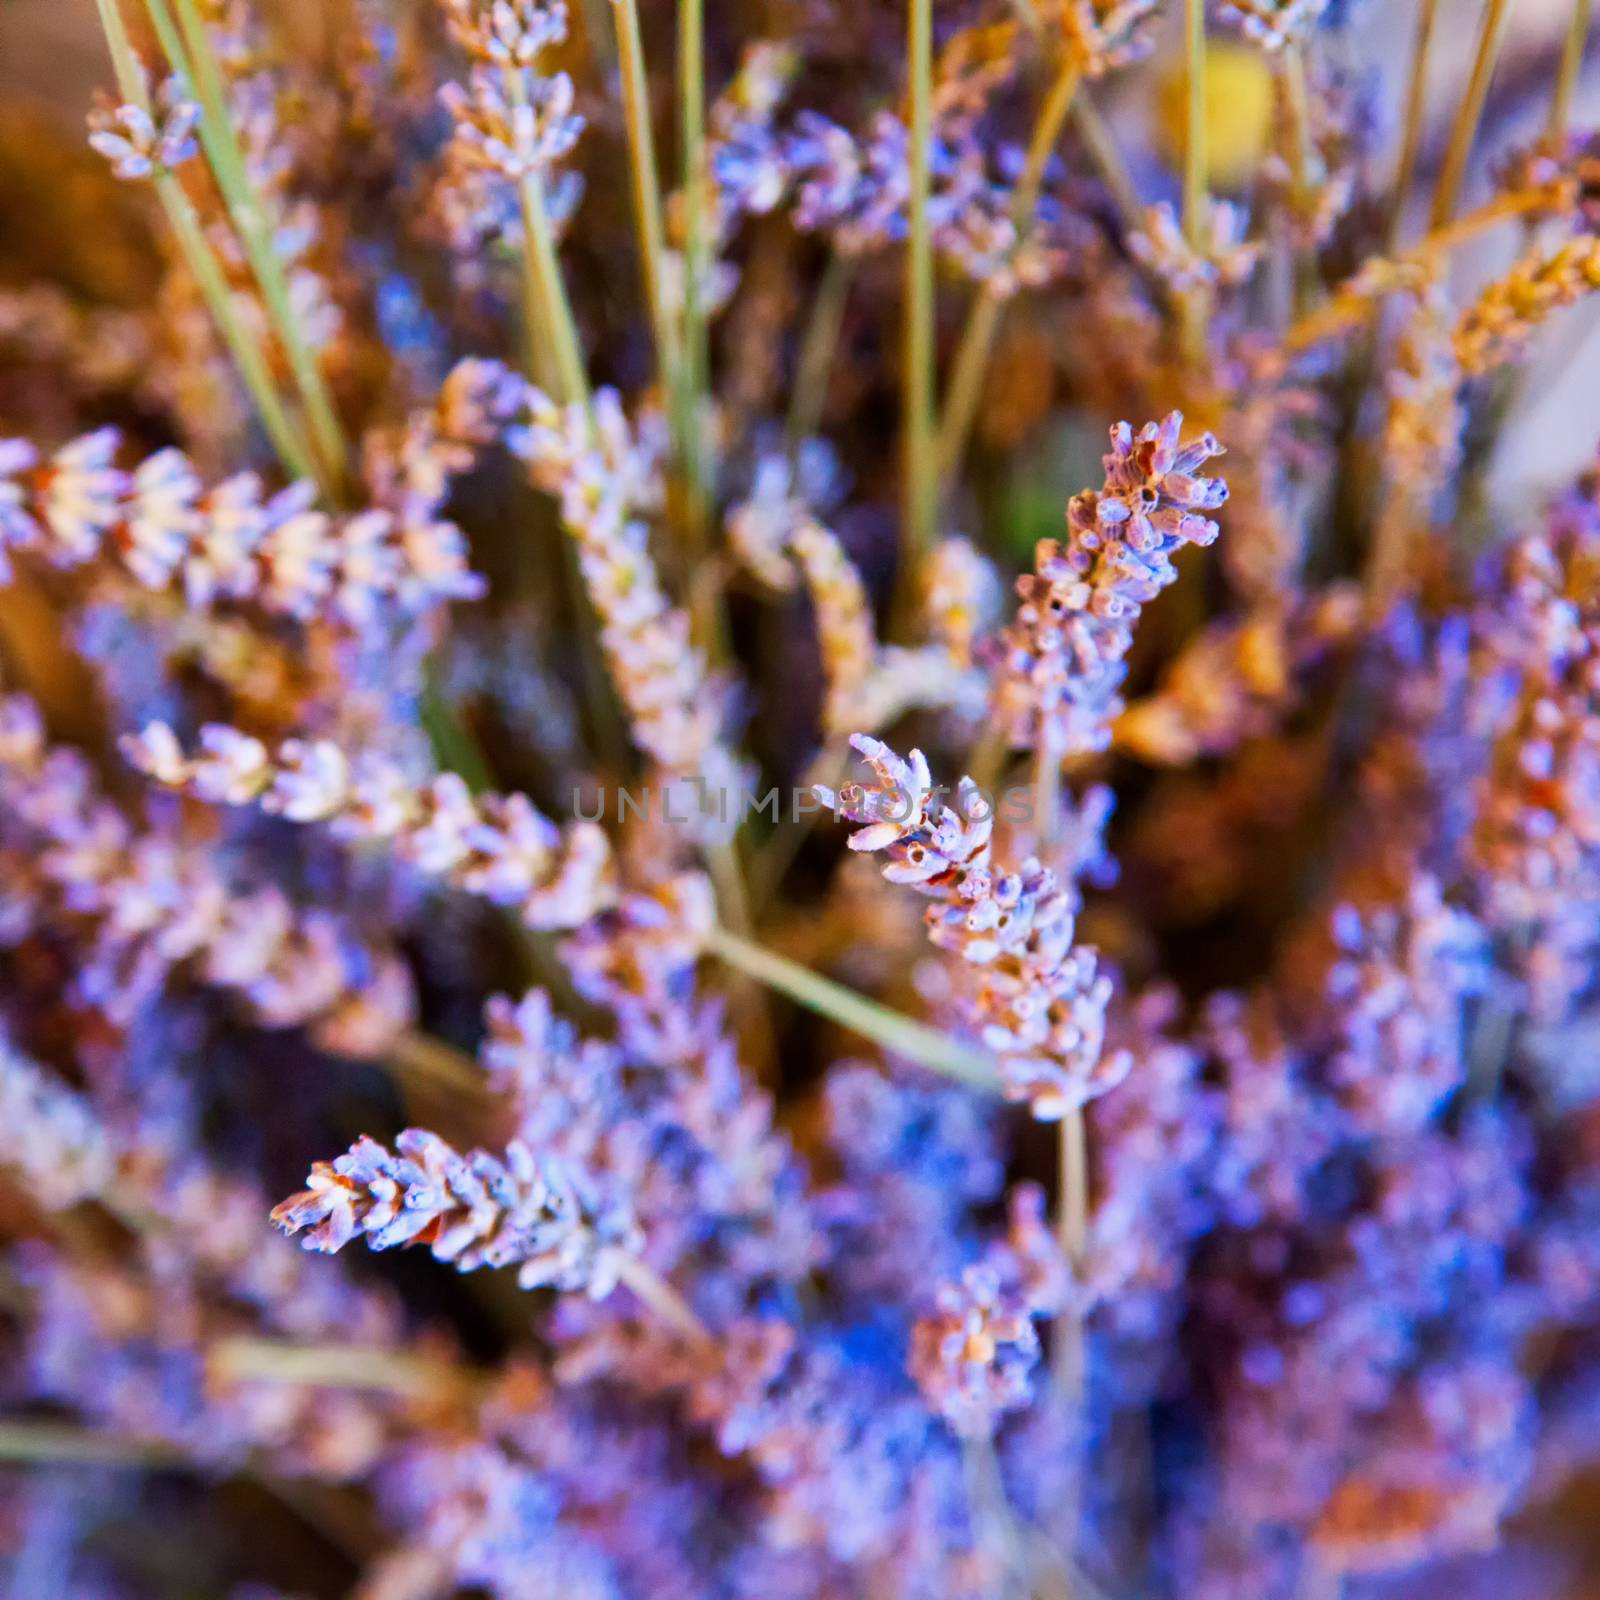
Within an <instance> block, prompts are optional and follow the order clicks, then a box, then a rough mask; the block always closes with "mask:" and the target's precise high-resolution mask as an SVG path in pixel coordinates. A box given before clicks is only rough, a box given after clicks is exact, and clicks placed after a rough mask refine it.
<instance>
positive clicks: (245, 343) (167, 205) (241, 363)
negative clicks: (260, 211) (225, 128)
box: [154, 172, 321, 482]
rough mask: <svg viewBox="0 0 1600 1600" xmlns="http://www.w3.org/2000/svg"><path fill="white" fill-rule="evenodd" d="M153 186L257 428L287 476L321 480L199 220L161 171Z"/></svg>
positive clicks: (175, 183) (179, 186)
mask: <svg viewBox="0 0 1600 1600" xmlns="http://www.w3.org/2000/svg"><path fill="white" fill-rule="evenodd" d="M154 181H155V187H156V194H157V196H158V197H159V198H160V201H161V205H162V209H163V210H164V211H165V212H166V214H167V220H168V222H169V223H170V224H171V225H172V232H173V235H174V236H175V237H176V239H177V241H178V249H179V250H180V252H181V253H182V255H183V259H184V264H185V265H186V266H187V267H188V269H189V271H190V273H191V274H192V275H193V277H194V279H195V282H196V283H198V284H199V285H200V293H201V294H202V295H203V296H204V298H205V302H206V308H207V309H208V310H209V311H210V313H211V317H212V320H213V321H214V322H215V323H216V325H217V331H218V332H219V333H220V334H221V335H222V341H223V343H224V344H226V345H227V347H228V353H229V355H231V356H232V357H233V361H234V365H235V366H237V367H238V369H239V375H240V377H241V378H242V379H243V380H244V385H245V388H246V389H247V390H249V392H250V398H251V400H252V401H254V403H255V408H256V411H257V413H258V415H259V416H260V418H261V424H262V426H263V427H264V428H265V429H266V430H267V437H268V438H269V439H270V440H271V441H272V448H273V449H274V450H275V451H276V452H277V454H278V458H279V460H281V461H282V462H283V465H284V468H285V470H286V471H287V472H289V473H290V474H291V475H292V476H294V477H296V478H309V479H311V480H312V481H313V482H317V481H321V478H320V474H319V473H318V471H317V465H316V462H315V460H314V458H313V457H312V454H311V451H310V449H309V447H308V446H307V444H306V442H305V440H304V439H303V438H302V437H301V435H300V430H299V427H298V425H297V424H296V423H295V421H294V419H293V418H292V417H291V416H290V414H289V410H288V408H287V407H286V406H285V405H284V403H283V399H282V397H281V396H280V395H279V393H278V390H277V385H276V384H275V383H274V382H273V378H272V368H271V366H270V365H269V364H268V361H267V357H266V352H265V351H264V350H263V349H262V348H261V343H260V341H259V340H258V339H257V337H256V335H255V333H254V331H253V330H252V329H250V328H249V327H247V326H246V325H245V323H244V320H243V319H242V318H241V317H240V315H239V310H238V307H237V305H236V304H235V303H234V298H233V290H232V289H231V288H230V287H229V284H228V279H227V274H226V273H225V272H224V271H223V269H222V263H221V262H220V261H218V260H217V257H216V252H215V251H214V250H213V249H212V248H211V243H210V241H209V240H208V239H207V238H206V235H205V229H204V228H203V227H201V225H200V218H199V217H198V216H197V215H196V214H195V209H194V206H193V205H192V204H191V202H190V200H189V197H188V195H186V194H185V193H184V191H183V185H182V184H180V183H179V182H178V180H177V179H176V178H175V177H173V176H172V174H171V173H167V172H158V173H156V175H155V180H154Z"/></svg>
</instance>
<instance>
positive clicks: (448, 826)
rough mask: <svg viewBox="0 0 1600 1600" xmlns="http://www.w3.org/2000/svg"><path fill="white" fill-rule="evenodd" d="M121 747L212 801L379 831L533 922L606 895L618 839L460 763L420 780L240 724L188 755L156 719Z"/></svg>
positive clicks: (379, 761) (376, 762)
mask: <svg viewBox="0 0 1600 1600" xmlns="http://www.w3.org/2000/svg"><path fill="white" fill-rule="evenodd" d="M123 753H124V754H125V755H126V756H127V758H128V759H129V760H130V761H131V762H133V764H134V765H135V766H137V767H138V768H139V769H140V770H141V771H142V772H144V773H146V774H147V775H148V776H149V777H151V778H153V779H155V780H156V781H157V782H159V783H161V784H164V785H165V786H166V787H167V788H170V789H180V790H183V791H185V792H187V793H190V794H193V795H195V796H197V797H198V798H200V799H202V800H206V801H209V802H211V803H212V804H214V805H228V806H241V805H250V804H253V803H255V802H257V801H259V802H260V803H261V804H262V805H263V806H264V807H265V808H266V809H267V810H269V811H272V812H275V813H277V814H278V815H281V816H284V817H287V818H288V819H289V820H290V821H291V822H308V823H309V822H327V823H331V824H332V825H333V828H334V830H335V832H337V833H339V834H341V835H342V836H343V837H345V838H348V839H352V840H372V841H380V842H383V843H386V844H388V845H390V846H391V847H392V848H393V849H394V850H395V852H396V853H397V854H398V855H399V856H401V857H402V858H403V859H404V860H407V861H409V862H411V863H412V864H413V865H414V866H416V868H417V869H418V870H419V871H421V872H423V873H426V874H428V875H429V876H430V877H438V878H442V879H444V880H445V881H446V882H448V883H449V884H451V885H452V886H453V887H455V888H458V889H462V890H465V891H466V893H468V894H476V895H482V896H483V897H484V898H485V899H487V900H492V901H493V902H494V903H495V904H496V905H503V906H508V907H510V908H512V909H513V910H514V911H515V912H516V913H517V915H518V916H519V917H520V918H521V919H522V920H523V921H524V922H525V923H527V925H528V926H529V927H530V928H571V927H576V926H577V925H578V924H579V923H581V922H584V921H586V920H587V919H588V918H590V917H592V916H593V915H594V914H595V913H596V912H597V911H599V910H600V909H602V908H603V907H604V906H606V905H607V904H609V902H610V900H611V898H612V895H613V889H612V858H611V847H610V844H609V843H608V841H607V839H606V836H605V834H604V833H603V832H602V831H601V830H600V829H599V828H598V827H596V826H595V825H594V824H592V823H585V822H576V823H573V824H571V825H570V826H569V827H568V828H567V829H566V830H565V831H563V830H562V829H561V828H558V827H557V826H556V824H555V823H553V822H551V821H550V819H549V818H548V817H546V816H545V815H544V814H543V813H542V812H541V811H539V810H538V809H537V808H536V807H535V806H534V804H533V802H532V801H530V800H529V799H528V797H527V796H526V795H523V794H510V795H497V794H489V795H474V794H473V793H472V792H471V790H469V789H468V787H467V785H466V784H465V782H463V780H462V779H461V778H460V777H458V776H457V775H456V774H455V773H449V772H446V773H440V774H439V775H438V776H436V777H435V778H433V779H432V781H431V782H430V783H428V784H427V786H426V787H419V786H418V785H417V784H416V783H415V781H414V780H413V777H412V775H411V774H410V773H408V772H407V771H406V770H405V769H404V768H402V767H400V766H398V765H397V764H395V763H393V762H391V761H389V760H387V759H385V758H383V757H381V756H373V757H371V758H370V759H366V760H361V759H357V760H355V761H352V760H350V758H348V757H347V756H346V755H345V754H344V753H343V751H341V750H340V749H339V747H338V746H337V745H335V744H332V743H331V742H329V741H326V740H314V741H306V740H300V739H290V740H287V741H286V742H285V743H284V744H283V745H282V746H280V748H279V749H278V751H277V752H276V754H275V755H274V754H273V753H272V752H269V751H268V749H267V747H266V746H265V745H264V744H262V743H261V741H260V740H259V739H255V738H252V737H251V736H250V735H249V734H247V733H242V732H240V730H239V729H237V728H230V727H227V726H226V725H224V724H221V723H209V724H207V725H206V726H205V727H203V728H202V729H201V730H200V742H199V748H198V751H197V753H196V754H194V755H193V756H185V755H184V753H183V748H182V746H181V745H180V744H179V742H178V737H177V735H176V734H175V733H174V732H173V731H172V729H171V728H169V727H168V726H167V725H166V724H165V723H160V722H155V723H151V725H150V726H149V727H147V728H145V729H144V730H143V731H142V732H141V733H138V734H130V735H129V736H128V737H127V738H126V739H125V740H124V742H123Z"/></svg>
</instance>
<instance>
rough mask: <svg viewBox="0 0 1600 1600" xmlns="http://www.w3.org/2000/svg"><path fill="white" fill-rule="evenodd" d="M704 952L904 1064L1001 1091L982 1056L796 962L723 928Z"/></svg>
mask: <svg viewBox="0 0 1600 1600" xmlns="http://www.w3.org/2000/svg"><path fill="white" fill-rule="evenodd" d="M706 948H707V949H708V951H709V952H710V953H711V954H712V955H714V956H716V957H717V958H718V959H719V960H720V961H723V962H726V963H727V965H728V966H730V967H733V968H734V969H736V970H737V971H739V972H744V973H747V974H749V976H750V977H752V978H755V979H756V980H757V981H758V982H760V983H764V984H766V985H767V987H768V988H770V989H775V990H776V991H777V992H778V993H779V994H782V995H787V996H788V997H789V999H791V1000H794V1001H796V1002H797V1003H798V1004H800V1005H803V1006H805V1007H807V1008H808V1009H810V1010H812V1011H815V1012H816V1013H817V1014H818V1015H819V1016H824V1017H827V1018H828V1019H829V1020H830V1021H833V1022H837V1023H838V1024H839V1025H840V1026H841V1027H843V1028H848V1029H850V1030H851V1032H853V1033H858V1034H860V1035H861V1037H862V1038H863V1039H870V1040H872V1041H873V1043H874V1044H878V1045H881V1046H882V1047H883V1048H884V1049H885V1050H887V1051H889V1052H891V1053H892V1054H894V1055H898V1056H904V1057H905V1058H906V1059H907V1060H908V1061H915V1062H917V1063H919V1064H920V1065H922V1066H924V1067H928V1068H930V1069H931V1070H932V1071H934V1072H940V1073H943V1074H944V1075H945V1076H946V1077H949V1078H956V1079H958V1080H959V1081H960V1082H962V1083H966V1084H969V1085H971V1086H972V1087H973V1088H978V1089H988V1090H990V1091H998V1089H999V1087H1000V1079H999V1074H998V1073H997V1072H996V1071H995V1068H994V1065H993V1063H992V1062H991V1061H990V1059H989V1058H988V1056H987V1055H986V1054H985V1053H984V1052H982V1051H980V1050H976V1049H974V1048H973V1047H972V1046H970V1045H963V1044H960V1043H958V1042H957V1041H956V1040H954V1039H950V1038H948V1037H946V1036H945V1035H944V1034H942V1033H940V1032H938V1031H937V1030H936V1029H934V1028H930V1027H928V1026H927V1025H926V1024H924V1023H921V1022H916V1021H913V1019H912V1018H910V1017H907V1016H903V1015H902V1014H901V1013H900V1012H898V1011H892V1010H890V1008H889V1007H888V1006H882V1005H879V1004H878V1003H877V1002H876V1001H875V1000H869V999H867V998H866V996H865V995H860V994H857V993H856V992H855V991H854V990H852V989H846V988H845V987H844V986H843V985H842V984H838V983H835V982H834V981H833V980H832V979H831V978H824V977H823V976H822V975H821V974H820V973H817V972H813V971H812V970H811V969H810V968H809V967H803V966H801V965H800V963H799V962H798V961H791V960H790V959H789V958H788V957H787V956H781V955H779V954H778V953H777V952H776V951H774V950H767V949H764V948H763V947H762V946H761V945H758V944H752V943H751V942H750V941H749V940H747V939H741V938H740V937H739V936H738V935H737V934H733V933H730V932H729V931H728V930H727V929H726V928H717V929H714V930H713V932H712V934H711V937H710V939H709V940H708V942H707V946H706Z"/></svg>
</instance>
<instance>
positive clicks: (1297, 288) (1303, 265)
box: [1283, 41, 1316, 316]
mask: <svg viewBox="0 0 1600 1600" xmlns="http://www.w3.org/2000/svg"><path fill="white" fill-rule="evenodd" d="M1283 99H1284V107H1285V109H1286V110H1287V112H1288V114H1289V116H1288V121H1289V210H1290V214H1291V227H1295V228H1298V227H1300V226H1302V225H1303V224H1304V222H1305V221H1306V219H1307V215H1308V212H1309V210H1310V205H1311V101H1310V98H1309V96H1308V95H1307V93H1306V58H1305V53H1304V51H1303V50H1302V48H1301V46H1300V44H1299V42H1298V41H1296V42H1294V43H1291V44H1290V45H1288V46H1287V47H1286V48H1285V50H1284V51H1283ZM1315 266H1316V262H1315V255H1314V253H1313V250H1312V248H1311V247H1310V246H1309V245H1307V244H1305V243H1303V242H1302V243H1301V244H1299V245H1297V246H1296V247H1295V248H1294V251H1293V261H1292V263H1291V272H1292V276H1293V283H1294V311H1295V315H1296V316H1300V315H1301V314H1303V313H1304V311H1305V309H1306V307H1307V306H1308V305H1309V304H1310V302H1311V290H1312V287H1313V285H1314V282H1315Z"/></svg>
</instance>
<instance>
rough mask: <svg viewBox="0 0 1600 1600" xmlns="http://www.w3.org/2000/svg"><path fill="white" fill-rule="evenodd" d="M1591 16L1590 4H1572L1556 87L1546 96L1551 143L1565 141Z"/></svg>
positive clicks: (1579, 0) (1576, 0) (1582, 0)
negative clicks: (1548, 102) (1548, 104)
mask: <svg viewBox="0 0 1600 1600" xmlns="http://www.w3.org/2000/svg"><path fill="white" fill-rule="evenodd" d="M1593 16H1594V0H1572V22H1571V25H1570V26H1569V27H1568V29H1567V42H1566V44H1565V45H1564V46H1563V47H1562V51H1561V66H1560V68H1559V69H1558V70H1557V72H1556V86H1555V89H1554V90H1553V92H1552V93H1551V96H1550V120H1549V122H1548V123H1547V124H1546V129H1545V131H1546V132H1547V133H1548V134H1549V136H1550V138H1551V139H1552V140H1561V139H1565V138H1566V136H1567V124H1568V121H1569V119H1570V118H1571V116H1572V97H1573V95H1574V94H1575V93H1576V92H1577V88H1578V79H1579V77H1580V76H1581V75H1582V73H1583V47H1584V43H1585V41H1586V40H1587V39H1588V37H1589V23H1590V21H1591V20H1592V18H1593Z"/></svg>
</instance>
